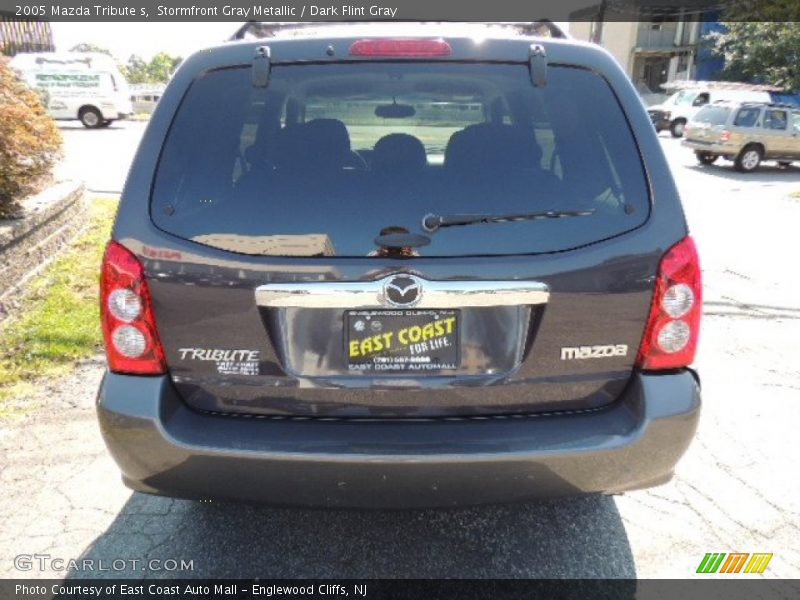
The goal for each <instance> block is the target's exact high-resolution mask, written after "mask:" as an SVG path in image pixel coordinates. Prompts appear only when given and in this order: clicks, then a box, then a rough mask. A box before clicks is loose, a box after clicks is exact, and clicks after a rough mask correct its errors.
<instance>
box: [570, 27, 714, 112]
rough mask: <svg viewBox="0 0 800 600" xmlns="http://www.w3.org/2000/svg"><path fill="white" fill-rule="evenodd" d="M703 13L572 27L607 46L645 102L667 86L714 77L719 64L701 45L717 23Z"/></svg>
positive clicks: (575, 32) (579, 35) (581, 36)
mask: <svg viewBox="0 0 800 600" xmlns="http://www.w3.org/2000/svg"><path fill="white" fill-rule="evenodd" d="M701 17H702V15H699V14H692V15H686V16H684V17H675V18H664V19H659V20H653V21H607V22H603V23H598V22H596V21H594V22H592V21H584V22H573V23H570V34H572V36H573V37H575V38H577V39H580V40H585V41H594V42H597V43H599V44H600V45H602V46H603V47H604V48H606V49H607V50H608V51H609V52H610V53H611V54H613V55H614V57H615V58H616V59H617V60H618V61H619V63H620V64H621V65H622V68H623V69H625V72H626V73H628V75H630V77H631V80H632V81H633V83H634V85H635V86H636V88H637V89H638V90H639V92H640V93H641V94H642V96H643V97H645V99H647V98H648V97H653V99H654V100H656V99H657V98H658V96H662V95H663V94H664V89H663V87H662V86H663V84H665V83H668V82H673V81H680V80H693V79H699V78H701V77H700V75H702V79H711V78H712V77H713V75H714V74H715V72H716V71H717V70H718V69H719V66H717V65H715V64H713V65H712V64H711V62H710V61H711V57H710V56H705V55H704V54H703V49H702V48H701V45H700V41H701V39H702V38H703V35H705V33H707V32H708V31H709V30H710V28H711V27H713V26H714V24H716V23H715V22H709V21H702V20H701Z"/></svg>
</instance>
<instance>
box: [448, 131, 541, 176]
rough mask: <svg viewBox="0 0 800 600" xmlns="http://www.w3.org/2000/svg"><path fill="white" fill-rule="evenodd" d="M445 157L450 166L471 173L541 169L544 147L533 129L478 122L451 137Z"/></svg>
mask: <svg viewBox="0 0 800 600" xmlns="http://www.w3.org/2000/svg"><path fill="white" fill-rule="evenodd" d="M444 156H445V160H444V163H445V166H446V167H447V168H453V169H459V170H464V171H471V172H485V171H487V170H505V169H541V160H542V149H541V148H540V147H539V144H538V143H537V142H536V138H535V136H534V133H533V131H532V130H531V129H528V128H526V127H522V126H519V125H504V124H495V123H478V124H475V125H469V126H467V127H465V128H464V129H462V130H461V131H457V132H455V133H454V134H453V135H452V136H450V140H449V141H448V142H447V148H446V149H445V154H444Z"/></svg>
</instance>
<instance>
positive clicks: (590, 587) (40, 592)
mask: <svg viewBox="0 0 800 600" xmlns="http://www.w3.org/2000/svg"><path fill="white" fill-rule="evenodd" d="M798 594H800V581H797V580H768V579H734V578H728V579H720V578H710V579H692V580H680V579H669V580H663V579H661V580H657V579H654V580H631V579H563V580H562V579H559V580H553V579H538V580H530V579H528V580H497V579H494V580H492V579H483V580H465V579H455V580H453V579H451V580H436V579H399V580H393V579H361V580H357V579H342V580H291V579H290V580H269V579H252V580H245V579H227V580H213V579H161V580H135V579H66V580H55V579H42V580H30V579H28V580H20V579H17V580H10V579H6V580H0V598H3V600H51V599H53V600H131V599H132V598H134V599H140V600H155V599H159V600H161V599H164V598H174V599H181V600H195V599H196V600H255V599H264V598H270V599H273V598H280V599H285V600H289V599H292V600H295V599H306V600H310V599H320V600H323V599H324V600H337V599H344V598H347V599H348V600H360V599H363V598H368V599H369V600H395V599H397V600H399V599H401V598H402V599H413V600H416V599H417V598H419V599H425V600H437V599H445V598H447V599H450V598H457V599H458V600H473V599H475V600H477V599H483V598H486V599H492V600H501V599H502V600H505V599H513V600H516V599H519V600H523V599H524V600H535V599H538V598H543V599H544V598H547V599H559V600H572V599H576V600H577V599H580V600H586V599H587V598H591V599H592V600H634V599H635V600H649V599H651V598H652V599H655V598H660V599H663V598H680V599H681V600H695V599H698V600H700V599H702V600H714V599H723V598H724V599H725V600H740V599H741V600H743V599H747V600H759V599H771V598H797V597H798Z"/></svg>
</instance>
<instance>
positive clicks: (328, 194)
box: [151, 62, 650, 257]
mask: <svg viewBox="0 0 800 600" xmlns="http://www.w3.org/2000/svg"><path fill="white" fill-rule="evenodd" d="M649 207H650V203H649V195H648V188H647V184H646V179H645V174H644V170H643V167H642V163H641V160H640V157H639V153H638V149H637V147H636V144H635V142H634V139H633V136H632V134H631V130H630V128H629V125H628V122H627V120H626V118H625V116H624V114H623V112H622V110H621V108H620V106H619V104H618V102H617V101H616V98H615V96H614V94H613V93H612V91H611V89H610V88H609V86H608V84H607V83H606V82H605V80H604V79H602V78H601V77H599V76H598V75H596V74H595V73H592V72H590V71H588V70H584V69H578V68H571V67H559V66H553V67H551V68H550V69H548V82H547V85H546V86H544V87H536V86H534V85H533V84H532V83H531V79H530V73H529V71H528V68H527V66H526V65H509V64H453V63H449V64H445V63H422V62H407V63H372V62H370V63H358V64H354V63H351V64H344V63H338V64H327V65H312V64H308V65H292V66H274V67H273V69H272V72H271V75H270V81H269V86H268V87H266V88H257V87H254V86H253V85H252V79H251V72H250V69H249V68H245V67H242V68H229V69H222V70H217V71H212V72H209V73H207V74H205V75H204V76H202V77H200V78H199V79H197V80H196V81H195V82H194V83H193V84H192V86H191V88H190V89H189V91H188V92H187V94H186V96H185V98H184V100H183V102H182V103H181V106H180V109H179V111H178V113H177V115H176V116H175V119H174V121H173V124H172V126H171V128H170V131H169V134H168V137H167V139H166V142H165V145H164V148H163V151H162V155H161V160H160V163H159V168H158V171H157V173H156V179H155V184H154V186H153V193H152V204H151V212H152V217H153V220H154V222H155V224H156V225H157V226H158V227H159V228H161V229H163V230H165V231H168V232H170V233H172V234H175V235H177V236H180V237H183V238H186V239H189V240H193V241H195V242H198V243H201V244H205V245H208V246H213V247H217V248H222V249H226V250H230V251H233V252H239V253H244V254H258V255H272V256H340V257H364V256H385V255H390V256H393V255H395V253H397V252H401V255H403V256H469V255H499V254H528V253H537V252H552V251H557V250H564V249H568V248H573V247H576V246H580V245H584V244H588V243H591V242H595V241H598V240H601V239H605V238H608V237H612V236H615V235H618V234H620V233H623V232H625V231H628V230H630V229H633V228H635V227H637V226H639V225H641V224H642V223H644V222H645V221H646V219H647V217H648V212H649ZM545 211H582V212H584V213H590V214H589V215H588V216H578V217H575V216H573V217H563V218H549V219H537V220H525V221H506V222H501V223H482V224H475V225H467V226H458V227H450V228H441V229H439V230H438V231H436V232H434V233H426V232H425V231H423V229H422V227H421V224H422V220H423V217H424V216H425V215H427V214H429V213H433V214H436V215H454V214H458V215H462V214H491V215H497V214H520V213H531V212H545ZM404 233H410V234H415V235H414V236H409V239H412V237H413V240H415V241H413V243H412V242H409V243H411V244H412V245H411V246H409V247H402V248H397V247H396V246H397V244H396V243H394V244H393V245H391V247H388V248H387V247H386V246H382V245H381V242H382V241H385V239H386V235H387V234H404ZM422 235H424V236H425V237H420V236H422ZM380 236H383V237H380ZM379 237H380V239H378V240H376V238H379ZM426 238H427V239H426ZM419 240H422V242H420V241H419ZM425 242H427V243H425Z"/></svg>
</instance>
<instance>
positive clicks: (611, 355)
mask: <svg viewBox="0 0 800 600" xmlns="http://www.w3.org/2000/svg"><path fill="white" fill-rule="evenodd" d="M259 31H262V32H265V33H267V34H268V35H269V36H270V37H268V38H264V39H252V40H243V41H239V42H234V43H229V44H225V45H222V46H219V47H214V48H210V49H207V50H204V51H201V52H198V53H196V54H194V55H193V56H192V57H190V58H189V59H188V60H186V61H185V62H184V63H183V64H182V65H181V67H180V68H179V70H178V71H177V73H176V74H175V75H174V77H173V78H172V80H171V82H170V84H169V86H168V87H167V90H166V91H165V93H164V95H163V97H162V98H161V101H160V102H159V104H158V107H157V108H156V110H155V113H154V114H153V117H152V120H151V121H150V124H149V126H148V128H147V130H146V132H145V134H144V137H143V139H142V141H141V145H140V147H139V150H138V152H137V154H136V157H135V159H134V162H133V165H132V167H131V170H130V173H129V175H128V179H127V182H126V184H125V189H124V192H123V194H122V199H121V202H120V206H119V213H118V215H117V219H116V223H115V226H114V229H113V234H112V241H111V242H110V243H109V245H108V249H107V252H106V254H105V258H104V262H103V266H102V278H101V300H102V320H103V329H104V333H105V342H106V351H107V357H108V372H107V373H106V375H105V378H104V379H103V382H102V385H101V387H100V390H99V394H98V398H97V410H98V415H99V421H100V426H101V429H102V434H103V436H104V438H105V441H106V443H107V445H108V447H109V450H110V451H111V453H112V455H113V457H114V458H115V460H116V462H117V463H118V465H119V467H120V469H121V471H122V474H123V479H124V481H125V483H126V484H127V485H128V486H130V487H131V488H133V489H135V490H138V491H142V492H149V493H155V494H165V495H170V496H179V497H189V498H230V499H245V500H256V501H262V502H270V503H282V504H303V505H317V506H370V507H375V506H382V507H412V506H449V505H459V504H472V503H485V502H499V501H509V500H520V499H526V498H531V497H536V496H545V495H557V494H558V495H564V494H582V493H596V492H602V493H618V492H622V491H625V490H631V489H636V488H643V487H647V486H652V485H657V484H660V483H663V482H665V481H667V480H668V479H669V478H670V476H671V474H672V472H673V468H674V466H675V464H676V463H677V461H678V459H679V458H680V457H681V455H682V454H683V452H684V451H685V450H686V448H687V446H688V445H689V443H690V442H691V440H692V437H693V435H694V432H695V428H696V426H697V420H698V415H699V408H700V395H699V385H698V378H697V375H696V374H695V372H694V371H693V370H691V369H690V368H689V365H690V364H691V363H692V361H693V358H694V355H695V349H696V345H697V339H698V334H699V324H700V313H701V285H700V267H699V264H698V259H697V254H696V251H695V246H694V243H693V242H692V239H691V238H690V237H688V235H687V227H686V222H685V219H684V215H683V211H682V208H681V203H680V199H679V197H678V192H677V190H676V188H675V184H674V182H673V180H672V177H671V175H670V172H669V169H668V167H667V164H666V162H665V159H664V155H663V152H662V151H661V149H660V146H659V143H658V140H657V138H656V134H655V132H654V131H653V128H652V125H651V124H650V121H649V119H648V116H647V113H646V111H645V110H644V108H643V106H642V104H641V101H640V100H639V98H638V96H637V93H636V90H635V89H634V88H633V87H632V85H631V83H630V82H629V80H628V78H627V77H626V75H625V73H624V72H623V71H622V69H621V68H620V67H619V66H618V64H617V63H616V62H615V61H614V59H613V58H612V57H611V56H610V55H609V54H608V53H606V52H605V51H604V50H602V49H600V48H598V47H595V46H590V45H586V44H582V43H576V42H572V41H570V40H568V39H565V38H564V36H563V35H562V34H560V32H559V31H558V30H557V29H555V28H554V27H547V28H545V33H549V35H542V36H528V35H522V34H520V33H519V32H518V31H516V30H515V29H513V28H510V27H506V28H498V27H494V28H486V27H484V26H478V25H476V26H474V29H473V30H470V29H469V28H468V27H466V26H459V27H454V28H453V29H452V30H448V29H447V28H446V27H445V26H443V25H441V24H440V25H436V26H432V25H426V24H418V25H414V24H410V25H409V24H406V25H403V26H402V28H401V29H398V28H397V26H396V25H395V26H391V25H381V24H371V25H369V26H368V27H367V28H366V29H363V30H361V29H359V28H357V27H352V28H347V29H345V30H342V29H341V28H339V29H334V28H330V27H324V26H320V27H319V28H317V29H313V28H307V29H303V30H299V31H290V32H286V33H285V34H284V33H283V31H281V30H278V31H273V30H270V29H269V28H268V27H263V28H262V29H260V30H259ZM334 31H338V33H337V34H335V35H334V34H333V32H334ZM342 31H343V32H342ZM480 38H482V41H476V40H478V39H480ZM598 115H600V116H601V117H602V118H598Z"/></svg>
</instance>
